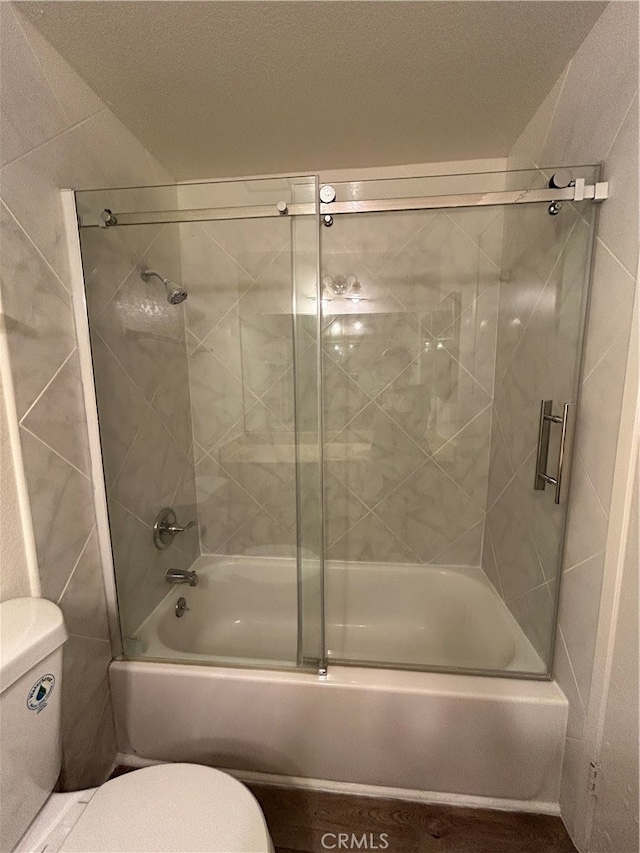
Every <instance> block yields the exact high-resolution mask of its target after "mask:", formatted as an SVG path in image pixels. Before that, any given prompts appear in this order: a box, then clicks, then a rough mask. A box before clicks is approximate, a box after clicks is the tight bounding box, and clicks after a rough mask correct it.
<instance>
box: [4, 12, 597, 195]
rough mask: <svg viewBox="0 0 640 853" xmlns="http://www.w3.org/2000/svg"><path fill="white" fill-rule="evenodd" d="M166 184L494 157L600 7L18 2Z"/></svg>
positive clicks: (547, 87) (503, 151) (552, 79)
mask: <svg viewBox="0 0 640 853" xmlns="http://www.w3.org/2000/svg"><path fill="white" fill-rule="evenodd" d="M19 5H20V8H21V10H22V11H23V12H24V13H25V14H26V15H27V16H28V17H29V18H30V19H31V20H32V21H33V23H34V24H35V25H36V26H37V27H38V28H39V29H40V31H41V32H42V33H43V34H44V35H45V37H46V38H47V39H48V40H49V41H50V42H51V43H52V44H53V45H54V46H55V47H56V48H57V49H58V50H59V51H60V53H62V54H63V56H65V58H66V59H67V60H68V62H70V63H71V65H72V66H73V67H74V68H75V69H76V70H77V71H78V72H79V73H80V75H81V76H82V77H84V79H85V80H86V81H87V82H88V83H89V84H90V85H91V86H92V88H93V89H94V90H95V91H96V92H97V93H98V94H99V95H101V96H102V98H103V99H104V100H105V101H106V102H107V103H108V104H109V106H110V107H111V108H112V109H113V111H114V112H115V113H116V115H118V116H119V118H120V119H121V120H122V121H123V122H124V124H125V125H127V127H129V128H130V130H131V131H132V132H133V133H134V134H135V135H136V136H137V137H138V138H139V139H140V140H141V141H142V142H143V143H144V145H145V146H146V147H147V148H148V149H149V150H150V151H151V152H152V153H153V154H155V155H156V157H158V159H159V160H160V161H162V163H164V165H165V166H166V167H167V169H168V170H169V171H170V172H171V173H172V174H173V175H174V176H175V177H176V178H178V179H190V178H207V177H218V176H230V175H245V174H264V173H275V172H292V171H299V172H304V171H315V170H319V169H329V168H332V169H333V168H336V169H337V168H346V167H363V166H375V165H386V164H401V163H424V162H429V161H442V160H457V159H475V158H482V157H500V156H504V155H505V154H506V153H507V152H508V150H509V148H510V146H511V144H512V143H513V142H514V141H515V139H516V138H517V137H518V135H519V133H520V132H521V131H522V129H523V127H524V126H525V125H526V123H527V121H528V119H529V118H530V117H531V115H532V114H533V113H534V112H535V110H536V108H537V107H538V105H539V104H540V103H541V101H542V100H543V98H544V96H545V95H546V94H547V92H548V91H549V90H550V88H551V86H552V85H553V83H554V82H555V80H556V79H557V78H558V76H559V74H560V73H561V71H562V69H563V68H564V66H565V65H566V63H567V62H568V61H569V59H570V58H571V57H572V56H573V54H574V53H575V51H576V49H577V48H578V46H579V45H580V44H581V43H582V41H583V40H584V38H585V36H586V35H587V33H588V32H589V30H590V29H591V27H592V26H593V24H594V23H595V21H596V20H597V18H598V17H599V16H600V14H601V13H602V11H603V9H604V7H605V5H606V4H605V3H597V2H578V0H570V2H562V0H552V2H520V0H517V1H516V2H509V0H502V2H454V3H450V2H409V3H405V2H372V3H370V2H348V0H340V1H339V2H337V1H336V2H311V0H297V2H288V3H287V2H284V3H283V2H278V1H277V0H268V2H207V0H203V2H170V0H164V1H163V2H118V0H100V1H99V2H72V3H69V2H56V0H46V2H42V0H41V2H22V3H20V4H19Z"/></svg>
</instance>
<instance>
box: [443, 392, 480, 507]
mask: <svg viewBox="0 0 640 853" xmlns="http://www.w3.org/2000/svg"><path fill="white" fill-rule="evenodd" d="M490 430H491V407H490V406H487V408H486V409H485V410H484V411H483V412H481V413H480V414H479V415H477V417H475V418H474V419H473V420H472V421H470V422H469V423H468V424H467V426H466V427H464V429H462V430H460V432H459V433H457V434H456V435H455V436H454V437H453V438H452V439H451V440H450V441H448V442H447V443H446V444H445V445H443V446H442V447H441V448H440V449H439V450H438V451H436V453H434V455H433V460H434V462H437V464H438V465H439V466H440V467H441V468H442V469H443V470H444V471H445V472H446V473H447V474H448V475H449V476H450V477H451V479H452V480H454V481H455V482H456V483H457V484H458V485H459V486H460V488H461V489H462V490H463V491H464V492H466V494H467V495H469V497H470V498H471V499H472V500H473V501H475V503H476V504H478V506H479V507H481V508H483V509H484V508H485V506H486V503H487V479H488V475H489V433H490Z"/></svg>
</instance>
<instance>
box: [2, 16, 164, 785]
mask: <svg viewBox="0 0 640 853" xmlns="http://www.w3.org/2000/svg"><path fill="white" fill-rule="evenodd" d="M0 19H1V21H0V22H1V26H2V36H1V38H2V42H1V56H0V59H1V63H2V68H1V71H2V92H1V97H2V105H1V106H2V119H3V120H2V127H1V132H2V138H1V142H2V151H1V154H2V170H1V172H0V177H1V179H2V187H1V193H0V194H1V199H2V298H3V312H4V322H5V325H6V331H7V338H8V349H9V358H10V363H11V370H12V378H13V385H14V388H15V412H14V413H13V414H14V415H15V417H16V418H17V419H18V420H19V423H20V440H21V444H22V457H23V463H24V470H25V474H26V481H27V486H28V492H29V499H30V504H31V515H32V520H33V530H34V536H35V547H36V553H37V562H38V568H39V574H40V584H41V588H42V595H43V596H44V597H46V598H49V599H52V600H54V601H57V602H59V603H60V606H61V607H62V610H63V612H64V615H65V620H66V623H67V628H68V630H69V634H70V637H69V640H68V642H67V644H66V646H65V664H64V683H63V684H64V686H63V748H64V784H65V786H66V787H67V788H69V789H71V788H77V787H84V786H87V785H93V784H97V783H99V782H102V781H103V779H104V777H105V774H106V773H107V772H108V771H109V769H110V766H111V763H112V761H113V758H114V755H115V736H114V731H113V722H112V715H111V704H110V699H109V687H108V681H107V665H108V664H109V661H110V660H111V645H110V641H109V633H108V627H107V619H106V605H105V600H104V592H103V582H102V566H101V562H100V556H99V553H98V548H97V542H96V532H95V515H94V508H93V491H92V482H91V474H90V469H89V458H88V447H87V432H86V424H85V415H84V401H83V397H82V386H81V383H80V376H79V366H78V349H77V341H76V333H75V328H74V320H73V313H72V305H71V293H70V288H71V285H70V275H69V265H68V258H67V254H66V244H65V239H64V231H63V228H64V226H63V218H62V211H61V205H60V198H59V192H58V191H59V190H60V189H61V188H65V187H67V188H68V187H72V188H74V189H81V188H83V187H96V186H122V185H127V184H130V185H138V184H153V183H158V182H168V181H169V180H170V178H169V176H168V175H166V174H165V173H164V172H163V171H162V170H161V169H160V167H159V166H158V164H157V163H156V162H155V161H153V160H152V159H151V157H150V156H149V154H148V153H147V151H146V150H145V149H144V148H142V146H141V145H140V144H139V143H138V142H137V141H136V139H135V138H134V137H133V136H132V135H131V133H130V132H129V131H128V130H126V129H125V128H124V126H123V125H122V124H121V123H120V122H119V121H118V120H117V119H116V118H115V116H114V115H113V114H112V113H111V112H110V111H109V109H108V108H107V107H106V105H105V104H104V103H103V102H102V101H101V100H100V99H99V98H97V97H96V95H95V94H94V93H93V92H92V91H91V90H90V89H89V88H88V87H87V86H86V85H85V83H84V82H83V81H82V80H81V79H80V78H79V77H78V76H77V74H76V73H75V72H74V71H72V69H71V68H70V67H69V66H68V65H67V63H66V62H64V61H63V60H62V58H61V57H60V56H59V55H58V54H57V53H56V52H55V51H54V50H53V49H52V48H51V47H50V45H49V44H48V43H47V42H45V41H44V40H43V39H42V37H41V36H40V35H39V34H38V33H37V32H35V30H33V29H32V28H31V26H30V25H29V24H28V23H27V22H26V21H25V20H24V19H23V18H22V16H21V14H20V13H19V12H17V11H15V9H14V7H12V6H11V5H10V4H8V3H0ZM11 414H12V413H10V415H11ZM3 574H4V567H3Z"/></svg>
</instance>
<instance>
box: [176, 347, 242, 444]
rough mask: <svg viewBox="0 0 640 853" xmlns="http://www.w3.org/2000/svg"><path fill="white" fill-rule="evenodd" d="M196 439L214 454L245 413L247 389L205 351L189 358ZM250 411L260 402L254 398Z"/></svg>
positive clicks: (203, 349)
mask: <svg viewBox="0 0 640 853" xmlns="http://www.w3.org/2000/svg"><path fill="white" fill-rule="evenodd" d="M189 380H190V390H191V403H192V418H193V436H194V439H195V440H196V441H197V442H198V444H200V445H201V446H202V447H204V448H205V449H206V450H210V449H211V448H212V447H213V446H214V445H215V444H216V443H217V442H219V441H220V440H221V439H222V438H223V436H224V435H225V433H227V432H228V430H230V429H231V427H232V426H233V425H234V424H235V423H237V421H238V420H239V418H240V417H241V416H242V414H243V412H244V411H245V389H244V387H243V385H242V384H241V383H240V382H239V380H238V379H236V377H235V376H234V375H233V374H232V373H230V372H229V371H228V370H227V368H226V367H225V366H224V365H223V364H222V363H221V362H220V361H218V359H217V358H216V357H215V356H214V355H213V354H212V353H210V352H209V350H207V349H206V348H205V347H202V346H200V347H198V349H197V350H196V351H195V352H194V353H193V355H192V356H191V357H190V358H189ZM248 402H249V403H250V408H252V407H253V405H254V404H255V402H256V400H255V397H254V396H253V395H252V394H251V395H250V397H249V401H248Z"/></svg>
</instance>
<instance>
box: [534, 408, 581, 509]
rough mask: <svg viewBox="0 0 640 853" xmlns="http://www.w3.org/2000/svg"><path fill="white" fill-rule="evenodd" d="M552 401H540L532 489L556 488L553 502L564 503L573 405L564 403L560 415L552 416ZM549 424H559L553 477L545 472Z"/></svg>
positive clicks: (571, 439) (569, 456)
mask: <svg viewBox="0 0 640 853" xmlns="http://www.w3.org/2000/svg"><path fill="white" fill-rule="evenodd" d="M552 408H553V400H542V403H541V405H540V424H539V427H538V452H537V454H536V479H535V484H534V489H535V490H536V491H541V490H544V488H545V487H546V485H547V483H548V484H549V485H550V486H555V487H556V494H555V502H556V503H557V504H560V503H564V502H565V501H566V499H567V492H568V489H569V465H570V463H571V451H572V448H573V433H574V427H575V404H574V403H565V404H564V409H563V412H562V415H554V414H552ZM551 424H561V425H562V433H561V435H560V448H559V450H558V470H557V473H556V476H555V477H553V476H551V474H549V473H548V472H547V463H548V456H549V433H550V431H551Z"/></svg>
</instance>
